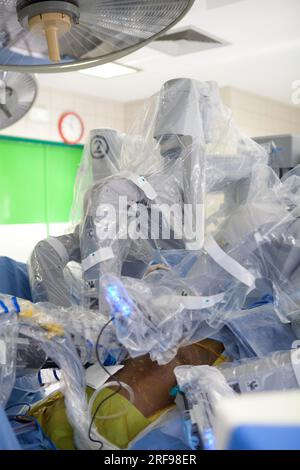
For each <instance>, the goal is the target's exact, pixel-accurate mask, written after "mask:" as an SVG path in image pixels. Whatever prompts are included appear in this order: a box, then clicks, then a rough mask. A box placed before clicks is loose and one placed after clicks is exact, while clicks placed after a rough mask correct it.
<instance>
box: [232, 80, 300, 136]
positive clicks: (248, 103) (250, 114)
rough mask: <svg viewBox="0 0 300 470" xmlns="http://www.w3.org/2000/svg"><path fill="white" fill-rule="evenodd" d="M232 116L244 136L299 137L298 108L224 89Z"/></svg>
mask: <svg viewBox="0 0 300 470" xmlns="http://www.w3.org/2000/svg"><path fill="white" fill-rule="evenodd" d="M225 91H226V93H227V97H228V99H229V102H226V104H227V105H229V107H230V108H231V109H232V110H233V115H234V117H235V120H236V122H237V123H238V124H239V126H240V127H241V128H242V129H243V130H244V131H245V132H246V134H248V135H250V136H253V137H257V136H262V135H274V134H299V135H300V106H295V105H294V106H293V105H287V104H283V103H280V102H277V101H273V100H271V99H268V98H263V97H261V96H258V95H255V94H252V93H248V92H245V91H241V90H237V89H235V88H227V89H225Z"/></svg>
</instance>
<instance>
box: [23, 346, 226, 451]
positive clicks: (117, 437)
mask: <svg viewBox="0 0 300 470" xmlns="http://www.w3.org/2000/svg"><path fill="white" fill-rule="evenodd" d="M222 352H223V345H222V344H221V343H218V342H217V341H214V340H211V339H207V340H204V341H201V342H199V343H196V344H193V345H191V346H187V347H184V348H181V349H180V350H179V351H178V353H177V356H176V357H175V358H174V359H173V360H172V361H171V362H169V364H167V365H164V366H159V365H157V363H154V362H152V361H151V359H150V357H149V356H143V357H140V358H136V359H129V360H128V361H126V363H125V366H124V368H123V369H122V370H120V371H119V372H118V373H117V374H116V375H115V376H114V377H112V379H111V380H114V379H117V380H120V381H122V382H125V383H126V384H128V385H130V387H131V388H132V389H133V391H134V395H135V402H134V405H132V404H130V403H129V401H128V400H127V397H128V394H127V392H126V390H124V389H121V390H120V391H119V392H118V393H117V394H115V395H114V396H113V397H111V398H109V399H107V400H106V401H105V402H103V405H101V406H100V407H99V410H98V412H97V415H96V419H95V424H96V426H97V429H98V431H99V433H100V434H101V435H102V436H103V437H105V438H106V439H107V440H108V441H110V442H111V443H112V444H114V445H115V446H117V447H119V448H122V449H124V448H127V447H128V444H129V443H130V442H131V441H132V440H133V439H134V438H135V437H136V436H137V435H138V434H139V433H140V432H142V431H143V430H144V429H145V428H146V427H147V426H148V425H150V424H151V423H153V422H154V421H156V419H158V418H159V416H160V415H161V414H162V413H163V412H164V411H166V410H168V408H170V407H172V406H174V397H173V396H172V395H171V394H170V392H171V390H172V388H174V386H176V379H175V375H174V372H173V371H174V369H175V367H177V366H179V365H187V364H189V365H203V364H208V365H212V364H214V363H216V361H218V360H219V358H220V356H221V354H222ZM112 389H113V388H112ZM112 389H108V388H106V389H104V390H102V391H101V392H100V393H99V395H98V397H97V399H96V400H95V403H94V406H93V413H94V412H95V411H96V408H97V407H98V406H99V404H100V403H101V402H102V401H103V400H104V399H105V398H107V397H109V395H111V394H112ZM114 390H115V389H114ZM92 393H93V390H92V389H90V388H87V394H88V396H89V397H90V396H91V395H92ZM124 410H127V412H126V413H124V414H123V415H122V416H120V417H118V418H114V419H109V420H101V419H99V417H101V416H109V415H114V414H116V413H118V412H122V411H124ZM31 414H32V415H34V416H35V417H36V418H37V419H38V420H39V422H40V424H41V426H42V428H43V430H44V432H45V433H46V434H47V435H48V437H50V439H51V440H52V441H53V442H54V444H55V445H56V446H57V447H58V448H59V449H75V445H74V441H73V430H72V427H71V425H70V424H69V422H68V419H67V415H66V411H65V407H64V398H63V396H62V394H61V393H56V394H54V395H51V396H50V397H48V398H47V399H46V400H44V401H43V402H40V403H39V404H38V405H37V406H36V407H35V408H33V410H32V412H31Z"/></svg>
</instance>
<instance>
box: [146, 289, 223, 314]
mask: <svg viewBox="0 0 300 470" xmlns="http://www.w3.org/2000/svg"><path fill="white" fill-rule="evenodd" d="M223 299H224V294H223V293H222V294H217V295H210V296H207V297H205V296H197V295H171V296H167V295H162V296H160V297H158V298H157V299H155V300H154V303H155V305H156V306H157V307H161V308H170V307H171V308H174V309H175V308H177V309H179V310H180V311H182V310H203V309H205V308H210V307H213V306H214V305H216V304H218V303H220V302H222V300H223Z"/></svg>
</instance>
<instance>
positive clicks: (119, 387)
mask: <svg viewBox="0 0 300 470" xmlns="http://www.w3.org/2000/svg"><path fill="white" fill-rule="evenodd" d="M112 321H113V318H111V319H110V320H109V321H108V322H107V323H105V325H104V326H103V327H102V328H101V330H100V333H99V335H98V337H97V340H96V344H95V348H96V357H97V361H98V363H99V365H100V367H101V368H102V369H103V370H104V372H105V373H106V374H107V375H108V376H109V378H111V377H113V376H112V374H111V373H110V372H109V371H108V370H107V368H106V367H105V365H104V364H103V363H102V361H101V358H100V355H99V351H98V346H99V343H100V339H101V336H102V334H103V332H104V330H105V329H106V328H107V327H108V326H109V325H110V323H111V322H112ZM116 382H117V384H118V388H117V389H116V390H114V391H112V393H111V394H110V395H108V396H107V397H105V398H104V399H103V400H102V401H101V402H100V403H99V405H98V406H97V408H96V410H95V412H94V414H93V416H92V419H91V423H90V427H89V434H88V436H89V439H90V441H92V442H95V443H97V444H100V447H99V449H98V450H102V449H103V445H104V444H103V442H102V441H101V440H100V439H94V438H93V436H92V435H91V433H92V428H93V424H94V421H95V418H96V416H97V413H98V411H99V409H100V408H101V406H102V405H103V404H104V403H105V402H107V401H108V400H109V399H111V398H112V397H114V396H115V395H117V394H118V393H119V392H120V390H121V389H122V384H121V382H120V381H119V380H118V379H116Z"/></svg>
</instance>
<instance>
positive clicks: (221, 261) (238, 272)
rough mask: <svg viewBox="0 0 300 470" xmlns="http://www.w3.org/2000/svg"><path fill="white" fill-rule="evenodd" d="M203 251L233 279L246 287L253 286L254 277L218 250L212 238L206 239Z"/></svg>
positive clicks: (218, 247) (220, 249)
mask: <svg viewBox="0 0 300 470" xmlns="http://www.w3.org/2000/svg"><path fill="white" fill-rule="evenodd" d="M204 249H205V250H206V252H207V253H208V254H209V255H210V256H211V257H212V259H213V260H214V261H215V262H216V263H217V264H218V265H219V266H221V267H222V268H223V269H224V270H225V271H227V272H228V273H229V274H231V275H232V276H233V277H235V278H236V279H238V280H239V281H241V282H242V283H243V284H245V285H246V286H248V287H252V286H253V285H254V283H255V277H254V276H253V274H252V273H251V272H250V271H248V270H247V269H246V268H244V267H243V266H241V265H240V264H239V263H238V262H237V261H235V259H233V258H231V256H228V255H227V254H226V253H225V251H223V250H222V248H220V246H219V245H218V244H217V242H216V241H215V240H214V238H212V237H209V238H208V239H207V241H206V242H205V244H204Z"/></svg>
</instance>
